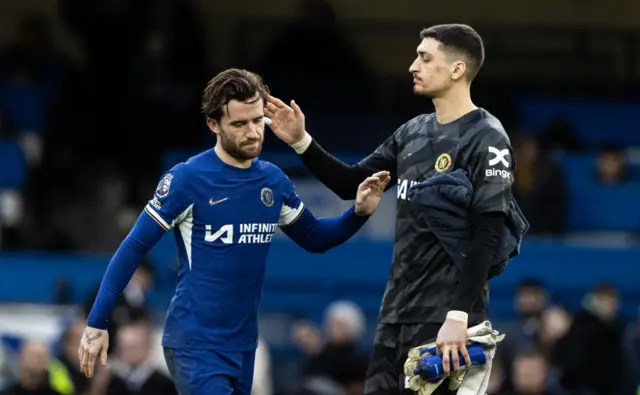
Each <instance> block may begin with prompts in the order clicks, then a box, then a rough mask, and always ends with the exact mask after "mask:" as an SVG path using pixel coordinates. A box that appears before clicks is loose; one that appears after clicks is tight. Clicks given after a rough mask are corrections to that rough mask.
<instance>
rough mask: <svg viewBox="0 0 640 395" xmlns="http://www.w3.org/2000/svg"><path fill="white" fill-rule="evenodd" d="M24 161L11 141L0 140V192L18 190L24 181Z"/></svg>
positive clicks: (19, 150) (20, 152)
mask: <svg viewBox="0 0 640 395" xmlns="http://www.w3.org/2000/svg"><path fill="white" fill-rule="evenodd" d="M26 174H27V169H26V160H25V156H24V153H23V151H22V149H21V148H20V146H18V144H17V143H16V142H15V141H13V140H0V190H1V189H19V188H21V187H22V186H23V185H24V183H25V181H26Z"/></svg>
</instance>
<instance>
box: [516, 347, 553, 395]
mask: <svg viewBox="0 0 640 395" xmlns="http://www.w3.org/2000/svg"><path fill="white" fill-rule="evenodd" d="M546 379H547V363H546V362H545V361H544V359H543V358H542V357H541V356H522V357H518V358H517V359H516V360H515V361H514V363H513V385H514V387H515V388H516V391H517V392H519V393H521V394H541V393H543V391H544V388H545V384H546Z"/></svg>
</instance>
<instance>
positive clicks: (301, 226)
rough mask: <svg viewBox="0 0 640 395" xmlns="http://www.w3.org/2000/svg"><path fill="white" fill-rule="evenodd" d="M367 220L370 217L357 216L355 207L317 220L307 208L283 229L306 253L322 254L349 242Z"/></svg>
mask: <svg viewBox="0 0 640 395" xmlns="http://www.w3.org/2000/svg"><path fill="white" fill-rule="evenodd" d="M367 219H369V216H360V215H357V214H356V213H355V209H354V208H353V207H351V208H350V209H348V210H346V211H345V212H344V213H342V215H340V216H338V217H332V218H316V217H315V216H314V215H313V214H312V213H311V211H309V210H308V209H306V208H305V209H303V211H302V213H301V214H300V216H299V217H298V218H297V219H296V220H295V221H293V222H292V223H290V224H288V225H286V226H282V227H281V229H282V231H283V232H284V234H286V235H287V236H288V237H289V238H290V239H291V240H293V241H294V242H295V243H296V244H298V245H299V246H300V247H302V248H304V249H305V250H306V251H309V252H315V253H321V252H325V251H327V250H329V249H331V248H333V247H336V246H338V245H340V244H342V243H344V242H345V241H347V240H349V239H350V238H351V236H353V235H354V234H356V232H358V230H359V229H360V228H361V227H362V225H364V224H365V223H366V222H367Z"/></svg>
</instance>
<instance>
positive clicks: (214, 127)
mask: <svg viewBox="0 0 640 395" xmlns="http://www.w3.org/2000/svg"><path fill="white" fill-rule="evenodd" d="M207 126H208V127H209V130H211V133H212V134H218V133H220V125H219V124H218V121H216V120H215V119H208V120H207Z"/></svg>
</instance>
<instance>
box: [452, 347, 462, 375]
mask: <svg viewBox="0 0 640 395" xmlns="http://www.w3.org/2000/svg"><path fill="white" fill-rule="evenodd" d="M451 362H453V371H454V372H459V371H460V358H459V357H458V345H457V344H452V345H451Z"/></svg>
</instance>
